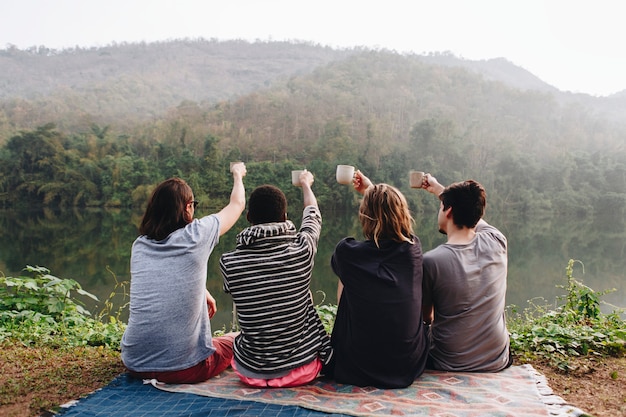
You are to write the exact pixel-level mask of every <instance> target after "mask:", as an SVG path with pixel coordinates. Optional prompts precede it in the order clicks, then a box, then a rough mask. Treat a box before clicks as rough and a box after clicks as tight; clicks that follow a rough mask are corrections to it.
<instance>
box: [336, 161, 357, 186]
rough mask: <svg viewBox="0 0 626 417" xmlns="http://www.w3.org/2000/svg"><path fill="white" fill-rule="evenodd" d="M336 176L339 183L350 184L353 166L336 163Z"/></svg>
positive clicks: (352, 177) (352, 176)
mask: <svg viewBox="0 0 626 417" xmlns="http://www.w3.org/2000/svg"><path fill="white" fill-rule="evenodd" d="M336 177H337V182H338V183H339V184H352V180H353V179H354V167H353V166H352V165H337V175H336Z"/></svg>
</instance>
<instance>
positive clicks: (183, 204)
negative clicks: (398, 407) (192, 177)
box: [122, 163, 512, 388]
mask: <svg viewBox="0 0 626 417" xmlns="http://www.w3.org/2000/svg"><path fill="white" fill-rule="evenodd" d="M231 171H232V174H233V179H234V184H233V189H232V192H231V197H230V201H229V203H228V205H226V206H225V207H224V208H223V209H222V210H221V211H219V212H218V213H215V214H211V215H208V216H205V217H202V218H195V219H194V210H195V207H196V205H197V203H196V202H195V200H194V195H193V191H192V189H191V188H190V187H189V185H188V184H187V183H186V182H185V181H183V180H181V179H178V178H172V179H169V180H166V181H164V182H163V183H161V184H159V185H158V186H157V187H156V189H155V190H154V192H153V194H152V196H151V198H150V200H149V202H148V205H147V208H146V211H145V214H144V216H143V219H142V222H141V226H140V236H139V237H138V238H137V239H136V240H135V242H134V243H133V247H132V253H131V262H130V273H131V288H130V316H129V321H128V326H127V328H126V331H125V333H124V336H123V339H122V360H123V362H124V364H125V366H126V367H127V369H128V371H129V373H130V374H131V375H133V376H135V377H137V378H149V379H153V378H154V379H157V380H159V381H162V382H167V383H195V382H200V381H205V380H207V379H209V378H211V377H213V376H215V375H217V374H219V373H220V372H222V371H224V370H225V369H226V368H228V367H229V366H232V368H233V370H234V371H235V372H236V374H237V375H238V376H239V378H240V379H241V381H242V382H243V383H245V384H247V385H249V386H255V387H292V386H298V385H303V384H307V383H309V382H311V381H313V380H314V379H316V378H330V379H333V380H335V381H337V382H339V383H345V384H353V385H357V386H374V387H378V388H402V387H406V386H409V385H411V384H412V383H413V381H414V380H415V379H416V378H418V377H419V376H420V375H421V374H422V373H423V372H424V370H425V369H437V370H446V371H468V372H469V371H474V372H497V371H500V370H502V369H505V368H506V367H508V366H510V365H511V362H512V357H511V354H510V348H509V334H508V331H507V327H506V322H505V313H504V312H505V293H506V279H507V241H506V238H505V236H504V235H503V234H502V233H501V232H500V231H499V230H498V229H496V228H495V227H493V226H491V225H489V224H488V223H487V222H485V220H484V219H483V215H484V211H485V204H486V195H485V190H484V188H483V187H482V186H481V185H480V184H479V183H477V182H476V181H473V180H467V181H462V182H458V183H454V184H452V185H450V186H448V187H444V186H442V185H441V184H440V183H439V182H438V181H437V180H436V179H435V177H433V176H432V175H430V174H426V175H425V176H424V179H423V183H422V188H424V189H426V190H427V191H429V192H431V193H432V194H434V195H435V196H437V197H438V198H439V200H440V206H439V211H438V215H437V216H438V227H439V230H440V232H441V233H444V234H445V235H447V242H446V243H444V244H441V245H439V246H438V247H436V248H434V249H432V250H430V251H427V252H426V253H423V251H422V246H421V242H420V240H419V238H418V236H416V234H415V233H414V231H413V226H412V225H413V219H412V217H411V213H410V210H409V207H408V204H407V201H406V199H405V197H404V195H403V194H402V193H401V192H400V191H399V190H398V189H397V188H395V187H393V186H391V185H388V184H384V183H381V184H373V183H372V182H371V180H370V179H369V178H367V177H366V176H365V175H364V174H363V173H361V172H360V171H357V172H356V173H355V175H354V180H353V186H354V189H355V190H356V191H357V192H358V193H360V194H362V200H361V203H360V206H359V212H358V217H359V220H360V223H361V226H362V229H363V236H364V240H358V239H355V238H353V237H347V238H344V239H343V240H341V241H340V242H339V243H338V244H337V246H336V248H335V251H334V253H333V255H332V258H331V266H332V269H333V271H334V273H335V274H336V275H337V276H338V278H339V280H338V290H337V301H338V306H337V315H336V318H335V322H334V327H333V330H332V332H331V334H330V335H329V334H328V333H327V332H326V330H325V329H324V326H323V324H322V321H321V320H320V317H319V316H318V314H317V312H316V309H315V306H314V303H313V299H312V296H311V291H310V282H311V275H312V271H313V265H314V258H315V254H316V252H317V245H318V241H319V238H320V233H321V228H322V216H321V213H320V209H319V207H318V204H317V200H316V197H315V194H314V192H313V190H312V185H313V182H314V177H313V175H312V173H311V172H308V171H306V170H305V171H304V172H302V173H301V174H300V178H299V180H300V185H301V187H302V194H303V203H304V211H303V214H302V223H301V225H300V228H296V226H295V225H294V223H293V222H292V221H291V220H289V219H287V214H286V213H287V199H286V197H285V194H284V193H283V192H282V191H281V190H280V189H279V188H277V187H275V186H272V185H262V186H259V187H257V188H256V189H254V190H253V192H252V193H251V195H250V197H249V201H248V210H247V220H248V221H249V222H250V226H249V227H247V228H245V229H244V230H243V231H241V232H240V233H239V234H238V235H237V242H236V247H235V249H234V250H232V251H230V252H227V253H224V254H223V255H222V256H221V258H220V270H221V272H222V275H223V288H224V290H225V291H226V292H228V293H230V294H231V295H232V298H233V301H234V305H235V308H236V317H237V322H238V324H239V328H240V331H238V332H233V333H228V334H226V335H224V336H220V337H213V336H212V332H211V325H210V318H211V317H212V316H213V315H214V314H215V312H216V309H217V306H216V302H215V299H214V298H213V297H212V296H211V294H210V293H209V292H208V291H207V289H206V279H207V263H208V259H209V255H210V254H211V252H212V250H213V248H214V247H215V245H216V244H217V242H218V239H219V237H220V236H221V235H223V234H224V233H226V232H227V231H228V230H229V229H230V228H232V227H233V225H234V224H235V223H236V222H237V220H238V218H239V217H240V215H241V214H242V213H243V211H244V210H245V205H246V199H245V189H244V185H243V177H244V176H245V175H246V168H245V165H244V164H243V163H238V164H235V165H234V166H233V167H232V169H231Z"/></svg>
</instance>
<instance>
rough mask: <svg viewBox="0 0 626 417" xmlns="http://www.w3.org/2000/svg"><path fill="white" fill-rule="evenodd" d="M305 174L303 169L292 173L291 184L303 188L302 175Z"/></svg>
mask: <svg viewBox="0 0 626 417" xmlns="http://www.w3.org/2000/svg"><path fill="white" fill-rule="evenodd" d="M303 172H304V170H303V169H298V170H295V171H291V183H292V184H293V185H295V186H296V187H302V184H301V183H300V174H302V173H303Z"/></svg>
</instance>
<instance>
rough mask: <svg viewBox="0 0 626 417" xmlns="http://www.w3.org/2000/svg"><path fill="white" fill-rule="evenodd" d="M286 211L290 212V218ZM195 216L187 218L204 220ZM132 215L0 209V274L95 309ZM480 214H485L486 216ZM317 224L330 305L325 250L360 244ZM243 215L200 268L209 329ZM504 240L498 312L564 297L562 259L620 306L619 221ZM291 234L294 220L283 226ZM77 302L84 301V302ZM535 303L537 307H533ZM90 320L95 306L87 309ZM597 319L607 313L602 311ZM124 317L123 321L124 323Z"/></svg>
mask: <svg viewBox="0 0 626 417" xmlns="http://www.w3.org/2000/svg"><path fill="white" fill-rule="evenodd" d="M291 211H293V209H292V210H291ZM208 213H209V211H208V210H206V211H205V212H203V209H202V207H200V208H199V210H198V212H197V213H196V215H204V214H208ZM141 214H142V213H141V212H132V211H127V210H104V209H70V210H66V211H54V210H41V211H32V212H24V211H20V210H0V272H2V273H3V274H4V275H5V276H18V275H19V274H20V273H21V270H22V269H23V268H24V267H25V266H26V265H33V266H35V265H39V266H45V267H47V268H48V269H50V271H51V274H52V275H55V276H57V277H60V278H72V279H75V280H76V281H78V282H79V283H80V284H81V285H82V286H83V288H84V289H85V290H87V291H89V292H91V293H93V294H95V295H96V296H98V298H99V299H100V300H101V301H104V300H106V299H107V298H108V297H109V296H110V295H111V293H112V292H113V291H114V287H115V282H116V280H117V281H119V282H125V281H128V280H129V279H130V278H129V258H130V248H131V244H132V242H133V240H134V239H135V238H136V236H137V225H138V224H139V222H140V220H141ZM488 214H489V213H488ZM322 215H323V218H324V225H323V231H322V236H321V239H320V244H319V248H318V253H317V256H316V258H315V270H314V275H313V281H312V290H313V292H314V297H315V300H316V302H320V301H322V300H323V299H324V298H325V301H326V302H330V303H336V302H337V300H336V286H337V278H336V276H335V275H334V274H333V272H332V270H331V268H330V256H331V255H332V252H333V249H334V247H335V244H336V243H337V242H338V241H339V240H340V239H341V238H343V237H345V236H355V237H357V238H361V234H360V226H359V224H358V220H357V217H356V211H352V210H350V211H349V212H348V211H340V212H337V211H335V212H332V211H324V210H322ZM244 217H245V216H242V219H241V221H240V223H239V224H237V225H236V226H235V228H233V229H232V230H231V231H230V232H229V233H228V234H226V235H225V236H223V237H222V238H221V239H220V243H219V245H218V246H217V247H216V248H215V250H214V252H213V254H212V255H211V258H210V260H209V277H208V284H207V286H208V288H209V290H210V291H211V293H212V294H213V296H214V297H215V298H216V300H217V303H218V313H217V314H216V316H215V317H214V319H213V321H212V324H213V328H214V329H219V328H222V327H226V328H230V325H231V320H232V303H231V299H230V296H229V295H228V294H225V293H223V291H222V279H221V275H220V272H219V266H218V259H219V255H220V254H221V253H223V252H225V251H228V250H231V249H232V248H233V247H234V242H235V235H236V233H237V232H238V231H239V230H241V229H242V228H243V227H245V226H247V224H246V222H245V220H244ZM415 218H416V232H417V234H418V236H419V237H420V239H421V241H422V246H423V249H424V250H425V251H426V250H428V249H431V248H433V247H435V246H436V245H438V244H440V243H442V242H444V241H445V239H444V237H443V236H442V235H440V234H439V233H438V232H437V230H436V213H435V211H434V210H431V212H428V211H427V212H424V213H419V214H415ZM486 219H487V221H489V222H490V223H492V224H493V225H495V226H497V227H498V228H500V230H502V232H503V233H504V234H505V235H506V236H507V238H508V241H509V276H508V291H507V304H508V305H512V304H514V305H516V306H518V307H520V308H523V307H526V306H527V305H528V304H527V301H528V300H530V299H534V298H537V297H543V298H544V299H545V300H547V302H550V303H552V304H554V303H555V302H556V297H557V296H560V295H563V294H565V291H564V290H563V289H561V288H557V286H558V285H566V284H567V280H566V276H565V268H566V266H567V262H568V260H569V259H570V258H571V259H577V260H580V261H581V262H582V263H583V264H584V272H583V267H582V266H580V265H578V266H576V268H575V270H574V277H575V278H577V279H579V280H582V281H583V282H584V283H585V284H586V285H588V286H590V287H591V288H593V289H594V290H596V291H603V290H608V289H612V288H615V289H616V292H614V293H611V294H608V295H606V296H604V297H603V299H604V300H605V301H607V302H610V303H612V304H613V305H617V306H619V307H624V306H626V279H625V272H624V271H625V270H626V260H625V259H626V256H625V255H626V226H625V221H624V219H623V218H618V219H615V218H584V219H572V218H543V219H532V220H527V219H518V218H515V217H507V216H506V215H500V216H497V217H493V216H491V217H489V216H488V217H487V218H486ZM293 220H294V222H295V223H296V225H299V220H300V219H299V217H297V216H296V217H294V218H293ZM114 292H115V293H116V296H115V297H114V302H115V303H116V305H118V306H119V305H121V304H122V303H123V291H122V288H118V289H117V290H115V291H114ZM86 301H87V300H86ZM541 304H545V302H541ZM87 305H88V307H89V308H90V309H91V311H94V312H100V311H101V309H102V305H103V303H102V302H101V303H99V304H97V305H94V304H92V303H87ZM603 311H605V312H608V311H612V308H611V307H608V306H605V307H603ZM124 317H126V315H124Z"/></svg>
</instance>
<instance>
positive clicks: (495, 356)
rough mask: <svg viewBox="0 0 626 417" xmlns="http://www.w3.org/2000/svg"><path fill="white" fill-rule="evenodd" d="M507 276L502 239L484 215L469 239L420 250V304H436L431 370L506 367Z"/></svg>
mask: <svg viewBox="0 0 626 417" xmlns="http://www.w3.org/2000/svg"><path fill="white" fill-rule="evenodd" d="M506 279H507V241H506V238H505V236H504V235H503V234H502V233H501V232H500V231H499V230H498V229H496V228H495V227H493V226H491V225H489V224H487V223H486V222H485V221H484V220H481V221H480V222H479V223H478V225H477V227H476V236H475V238H474V239H473V240H472V241H471V242H470V243H468V244H464V245H455V244H448V243H446V244H443V245H440V246H438V247H437V248H435V249H433V250H431V251H428V252H426V253H425V254H424V304H425V305H428V304H430V305H433V306H434V308H435V319H434V321H433V323H432V325H431V334H430V336H431V350H430V359H431V360H432V366H433V367H434V368H435V369H441V370H446V371H487V372H489V371H491V372H496V371H500V370H502V369H504V368H505V367H506V366H507V364H508V361H509V333H508V330H507V328H506V321H505V315H504V310H505V296H506Z"/></svg>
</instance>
